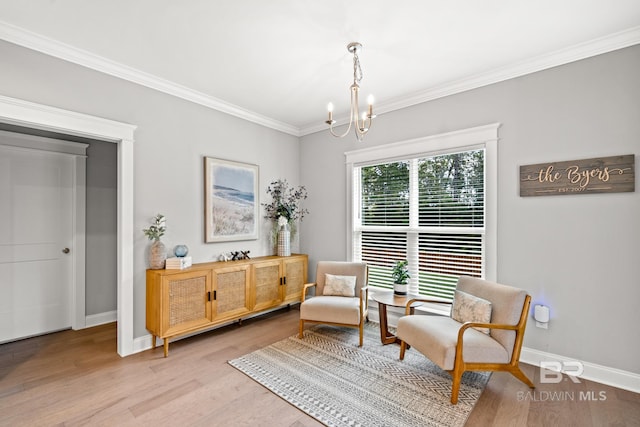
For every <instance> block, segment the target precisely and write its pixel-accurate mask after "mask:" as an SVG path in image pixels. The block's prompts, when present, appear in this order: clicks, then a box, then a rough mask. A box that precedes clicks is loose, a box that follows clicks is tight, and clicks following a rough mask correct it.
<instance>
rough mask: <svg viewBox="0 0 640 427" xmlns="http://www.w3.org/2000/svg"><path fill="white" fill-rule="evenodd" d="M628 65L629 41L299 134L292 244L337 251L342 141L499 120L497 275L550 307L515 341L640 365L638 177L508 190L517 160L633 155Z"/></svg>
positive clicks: (633, 61) (633, 59) (634, 68)
mask: <svg viewBox="0 0 640 427" xmlns="http://www.w3.org/2000/svg"><path fill="white" fill-rule="evenodd" d="M639 70H640V46H635V47H631V48H627V49H623V50H619V51H615V52H612V53H609V54H606V55H601V56H598V57H594V58H590V59H587V60H583V61H579V62H575V63H572V64H568V65H565V66H561V67H556V68H553V69H550V70H546V71H542V72H538V73H535V74H531V75H528V76H524V77H520V78H517V79H513V80H509V81H506V82H502V83H498V84H494V85H491V86H487V87H484V88H480V89H476V90H472V91H468V92H465V93H461V94H458V95H454V96H449V97H446V98H443V99H439V100H435V101H432V102H428V103H424V104H420V105H416V106H414V107H410V108H406V109H404V110H400V111H396V112H393V113H388V114H384V115H381V116H379V117H378V118H377V119H376V121H375V123H374V125H373V127H372V130H371V132H370V134H369V135H367V136H366V137H365V141H364V143H360V144H359V143H357V142H356V141H355V137H353V136H351V137H346V138H344V139H342V140H336V139H335V138H333V137H332V136H330V135H329V133H328V132H320V133H316V134H312V135H308V136H306V137H303V138H302V152H301V159H302V163H301V166H302V167H301V182H303V183H304V184H305V185H306V186H307V188H308V190H309V195H310V196H309V200H308V203H307V207H308V209H309V210H310V211H311V215H310V216H309V220H308V221H305V223H303V225H302V238H303V240H302V251H303V252H308V253H309V254H310V265H311V266H313V265H315V262H317V261H318V260H320V259H344V258H345V256H346V241H347V237H346V235H347V230H346V213H345V198H346V194H345V173H344V154H343V153H344V152H345V151H349V150H354V149H357V148H358V147H364V146H373V145H380V144H385V143H390V142H396V141H402V140H407V139H411V138H417V137H422V136H428V135H434V134H438V133H442V132H448V131H455V130H458V129H464V128H469V127H474V126H479V125H484V124H489V123H494V122H500V123H502V127H501V128H500V142H499V144H498V164H499V170H498V180H499V185H498V188H499V194H498V280H499V281H502V282H503V283H506V284H511V285H514V286H518V287H522V288H524V289H526V290H528V291H529V293H530V294H531V295H532V298H533V302H534V303H540V302H543V303H545V304H547V305H549V306H550V307H551V323H550V326H549V329H548V330H543V329H538V328H535V327H534V326H533V322H530V323H529V325H528V328H527V333H526V335H525V346H526V347H529V348H532V349H536V350H539V351H544V352H548V353H552V354H557V355H562V356H566V357H569V358H573V359H577V360H582V361H586V362H590V363H593V364H599V365H603V366H607V367H613V368H617V369H622V370H625V371H630V372H634V373H640V357H638V355H639V354H640V341H639V340H638V339H637V335H638V334H637V332H636V331H635V326H636V325H637V324H638V323H640V310H638V303H639V301H640V279H639V278H640V256H639V255H640V249H639V246H638V244H639V243H638V242H640V193H639V192H638V190H640V189H637V190H636V192H635V193H620V194H593V195H570V196H556V197H530V198H522V197H519V195H518V191H519V186H518V179H519V177H518V170H519V169H518V167H519V166H520V165H524V164H535V163H543V162H551V161H562V160H574V159H581V158H592V157H600V156H603V157H604V156H612V155H619V154H635V155H636V158H638V157H639V156H640V72H639ZM370 89H371V90H372V91H373V92H374V93H375V88H370ZM346 96H347V93H346V92H345V98H346ZM636 170H637V167H636ZM636 187H638V186H637V179H636ZM311 269H313V267H312V268H311Z"/></svg>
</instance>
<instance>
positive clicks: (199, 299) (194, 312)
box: [162, 271, 211, 336]
mask: <svg viewBox="0 0 640 427" xmlns="http://www.w3.org/2000/svg"><path fill="white" fill-rule="evenodd" d="M210 290H211V272H210V271H190V272H184V273H178V274H171V275H166V276H164V277H163V278H162V292H163V294H164V295H166V298H163V301H162V304H163V307H162V312H163V313H164V314H165V316H164V317H163V319H162V326H163V331H164V333H163V335H169V336H172V335H176V334H180V333H182V332H185V331H189V330H193V329H198V328H200V327H202V326H204V325H208V324H209V323H210V322H211V304H209V301H208V300H209V291H210Z"/></svg>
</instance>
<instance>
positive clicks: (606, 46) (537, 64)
mask: <svg viewBox="0 0 640 427" xmlns="http://www.w3.org/2000/svg"><path fill="white" fill-rule="evenodd" d="M639 43H640V26H637V27H633V28H629V29H627V30H624V31H620V32H617V33H613V34H610V35H608V36H605V37H600V38H598V39H595V40H591V41H588V42H584V43H579V44H577V45H573V46H570V47H568V48H565V49H561V50H557V51H555V52H551V53H549V54H545V55H540V56H537V57H534V58H531V59H527V60H525V61H520V62H518V63H515V64H511V65H508V66H505V67H501V68H496V69H493V70H490V71H487V72H483V73H479V74H475V75H473V76H469V77H465V78H462V79H458V80H454V81H451V82H447V83H445V84H442V85H439V86H434V87H431V88H428V89H425V90H421V91H418V92H414V93H412V94H409V95H405V96H399V97H396V98H392V99H389V100H386V101H383V102H380V103H377V104H376V114H377V115H381V114H384V113H389V112H392V111H396V110H401V109H403V108H407V107H411V106H413V105H416V104H421V103H423V102H427V101H433V100H435V99H438V98H443V97H445V96H449V95H455V94H457V93H461V92H465V91H468V90H471V89H477V88H479V87H483V86H487V85H490V84H493V83H499V82H502V81H505V80H509V79H513V78H515V77H520V76H524V75H526V74H531V73H535V72H537V71H542V70H546V69H549V68H553V67H557V66H559V65H564V64H568V63H570V62H575V61H579V60H581V59H586V58H590V57H592V56H596V55H601V54H603V53H607V52H612V51H614V50H618V49H622V48H625V47H629V46H633V45H636V44H639ZM336 121H337V125H343V124H347V123H348V122H349V117H348V116H345V117H340V118H338V119H336ZM326 129H327V126H326V125H324V124H322V123H319V124H315V123H314V124H310V125H308V126H303V127H302V128H301V129H300V134H301V135H302V136H304V135H309V134H312V133H315V132H320V131H323V130H326Z"/></svg>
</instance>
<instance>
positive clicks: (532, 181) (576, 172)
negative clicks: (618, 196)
mask: <svg viewBox="0 0 640 427" xmlns="http://www.w3.org/2000/svg"><path fill="white" fill-rule="evenodd" d="M634 166H635V155H634V154H628V155H624V156H613V157H600V158H596V159H585V160H572V161H568V162H554V163H540V164H537V165H526V166H520V196H521V197H527V196H559V195H565V194H591V193H621V192H633V191H635V182H636V180H635V173H634Z"/></svg>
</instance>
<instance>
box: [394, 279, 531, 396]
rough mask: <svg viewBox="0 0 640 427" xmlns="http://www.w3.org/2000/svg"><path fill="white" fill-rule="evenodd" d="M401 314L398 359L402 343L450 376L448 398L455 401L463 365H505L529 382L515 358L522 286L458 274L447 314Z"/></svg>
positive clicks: (525, 298)
mask: <svg viewBox="0 0 640 427" xmlns="http://www.w3.org/2000/svg"><path fill="white" fill-rule="evenodd" d="M415 301H429V299H428V298H425V299H414V300H411V301H408V302H407V309H406V314H407V315H406V316H404V317H401V318H400V319H399V320H398V331H397V335H398V337H399V338H400V339H401V340H402V342H401V343H400V360H403V359H404V355H405V351H406V350H407V348H408V346H412V347H413V348H414V349H415V350H418V351H419V352H420V353H422V354H423V355H425V356H426V357H427V358H429V359H430V360H431V361H432V362H433V363H435V364H436V365H438V366H439V367H440V368H442V369H443V370H445V371H447V372H449V373H450V374H451V376H452V377H453V385H452V388H451V403H453V404H456V403H457V402H458V392H459V390H460V380H461V378H462V374H463V373H464V372H465V371H506V372H510V373H511V374H513V375H514V376H515V377H516V378H518V379H519V380H520V381H522V382H524V383H525V384H526V385H528V386H529V387H531V388H534V385H533V383H532V382H531V380H529V378H527V376H526V375H525V374H524V373H523V372H522V371H521V370H520V366H519V362H518V359H519V358H520V350H521V348H522V340H523V338H524V330H525V326H526V324H527V316H528V313H529V306H530V304H531V297H530V296H529V295H527V293H526V291H524V290H521V289H518V288H513V287H511V286H506V285H501V284H498V283H493V282H489V281H486V280H482V279H477V278H472V277H464V276H463V277H460V278H459V280H458V284H457V287H456V292H455V296H454V300H453V302H452V310H451V316H424V315H413V316H410V315H409V312H410V309H409V307H410V305H411V304H412V303H413V302H415Z"/></svg>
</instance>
